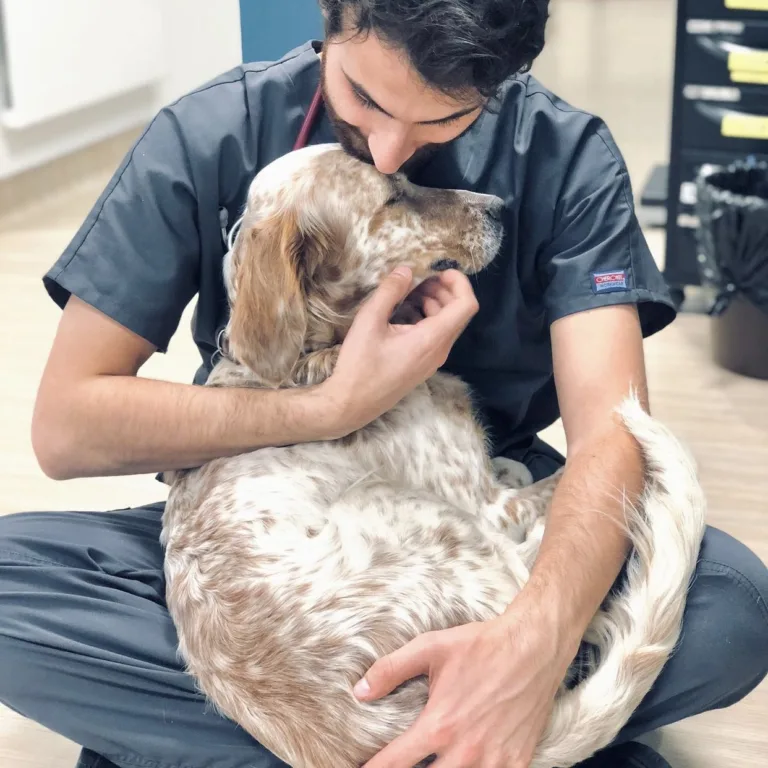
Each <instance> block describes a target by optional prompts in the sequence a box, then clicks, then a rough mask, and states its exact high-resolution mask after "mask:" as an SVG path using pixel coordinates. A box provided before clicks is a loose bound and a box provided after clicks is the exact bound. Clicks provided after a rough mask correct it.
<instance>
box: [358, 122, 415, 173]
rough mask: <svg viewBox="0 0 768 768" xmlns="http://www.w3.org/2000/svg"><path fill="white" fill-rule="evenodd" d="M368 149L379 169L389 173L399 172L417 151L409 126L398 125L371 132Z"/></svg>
mask: <svg viewBox="0 0 768 768" xmlns="http://www.w3.org/2000/svg"><path fill="white" fill-rule="evenodd" d="M368 149H369V150H370V153H371V157H372V158H373V162H374V165H375V166H376V168H377V170H379V171H380V172H381V173H385V174H387V175H391V174H393V173H397V171H399V170H400V168H402V166H403V164H404V163H406V162H407V161H408V160H409V159H410V158H411V157H412V156H413V153H414V152H415V151H416V147H415V146H414V145H413V142H412V141H410V139H409V137H408V130H407V128H404V127H401V126H397V125H391V126H388V127H387V128H385V129H382V130H379V131H377V132H375V133H372V134H370V136H369V137H368Z"/></svg>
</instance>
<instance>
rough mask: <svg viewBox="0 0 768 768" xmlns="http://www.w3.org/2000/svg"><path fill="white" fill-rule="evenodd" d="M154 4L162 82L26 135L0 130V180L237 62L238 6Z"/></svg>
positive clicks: (232, 1)
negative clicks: (157, 13)
mask: <svg viewBox="0 0 768 768" xmlns="http://www.w3.org/2000/svg"><path fill="white" fill-rule="evenodd" d="M50 1H51V2H56V3H60V2H66V0H50ZM155 1H156V2H157V3H158V4H159V5H160V7H161V9H162V37H163V41H164V55H165V57H166V59H165V72H166V74H165V76H164V77H163V78H162V79H161V80H160V81H159V82H158V83H157V85H156V86H152V87H147V88H142V89H139V90H136V91H134V92H131V93H129V94H125V95H123V96H120V97H117V98H114V99H111V100H109V101H106V102H103V103H100V104H97V105H94V106H92V107H89V108H86V109H82V110H80V111H79V112H73V113H70V114H67V115H64V116H62V117H60V118H57V119H55V120H51V121H50V122H47V123H42V124H39V125H36V126H33V127H31V128H28V129H24V130H10V129H7V128H3V127H0V179H2V178H7V177H10V176H13V175H15V174H17V173H19V172H21V171H24V170H27V169H30V168H33V167H35V166H38V165H41V164H43V163H45V162H48V161H50V160H53V159H55V158H57V157H61V156H62V155H65V154H68V153H70V152H72V151H74V150H77V149H81V148H83V147H85V146H88V145H89V144H91V143H94V142H96V141H98V140H100V139H104V138H107V137H109V136H112V135H115V134H117V133H119V132H121V131H123V130H126V129H129V128H132V127H134V126H138V125H142V124H144V123H145V122H146V121H147V120H149V119H150V118H151V117H152V116H153V115H154V114H155V112H157V110H158V109H159V108H160V107H162V106H163V105H165V104H167V103H168V102H170V101H173V100H174V99H176V98H177V97H179V96H181V95H183V94H184V93H186V92H187V91H189V90H192V89H193V88H195V87H197V86H198V85H200V84H201V83H204V82H205V81H207V80H209V79H210V78H212V77H215V76H216V75H218V74H220V73H221V72H224V71H225V70H227V69H229V68H231V67H233V66H235V65H237V64H238V63H239V62H240V61H241V60H242V54H241V41H240V4H239V0H155ZM61 34H62V36H66V34H67V30H66V29H63V30H61ZM72 36H73V37H74V35H72ZM76 44H77V41H76V40H73V45H76ZM41 76H44V73H41Z"/></svg>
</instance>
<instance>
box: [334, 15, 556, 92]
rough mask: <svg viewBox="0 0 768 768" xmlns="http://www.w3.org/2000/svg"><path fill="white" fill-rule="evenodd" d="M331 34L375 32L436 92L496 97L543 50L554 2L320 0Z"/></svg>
mask: <svg viewBox="0 0 768 768" xmlns="http://www.w3.org/2000/svg"><path fill="white" fill-rule="evenodd" d="M319 2H320V7H321V9H322V11H323V14H324V16H325V21H326V36H327V37H329V38H330V37H334V36H337V35H339V34H340V33H342V32H345V31H347V32H351V33H352V34H354V35H365V34H367V33H369V32H374V33H375V34H376V35H377V36H378V37H380V38H381V39H382V40H383V41H385V42H386V43H388V44H389V45H392V46H393V47H394V48H396V49H398V50H401V51H403V52H404V53H405V54H406V55H407V57H408V59H409V61H410V63H411V65H412V66H413V68H414V69H415V70H416V72H418V73H419V75H420V76H421V77H422V79H423V80H424V81H425V82H426V83H427V84H428V85H430V86H431V87H433V88H435V89H437V90H439V91H442V92H444V93H446V94H451V95H454V94H463V93H466V92H467V91H470V90H475V91H478V92H480V93H481V94H482V95H483V96H485V97H492V96H494V95H495V94H496V93H497V91H498V89H499V87H500V86H501V85H502V83H503V82H504V81H505V80H507V79H508V78H509V77H511V76H512V75H514V74H516V73H518V72H527V71H528V70H529V69H530V68H531V65H532V64H533V61H534V59H535V58H536V57H537V56H538V55H539V54H540V53H541V51H542V48H543V47H544V29H545V27H546V23H547V19H548V16H549V0H319Z"/></svg>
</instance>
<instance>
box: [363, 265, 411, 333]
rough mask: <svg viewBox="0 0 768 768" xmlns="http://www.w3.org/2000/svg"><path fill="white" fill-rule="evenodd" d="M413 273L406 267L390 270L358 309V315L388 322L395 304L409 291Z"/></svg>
mask: <svg viewBox="0 0 768 768" xmlns="http://www.w3.org/2000/svg"><path fill="white" fill-rule="evenodd" d="M412 285H413V273H412V272H411V270H410V269H408V267H397V268H396V269H395V270H393V271H392V272H390V274H388V275H387V276H386V277H385V278H384V279H383V280H382V281H381V283H380V285H379V287H378V288H377V289H376V290H375V291H374V292H373V293H372V294H371V296H370V298H369V299H368V301H366V302H365V304H364V305H363V306H362V308H361V309H360V312H359V313H358V316H363V317H366V316H367V317H369V318H372V319H376V318H378V319H380V320H382V322H384V323H387V322H389V318H390V317H391V316H392V313H393V312H394V311H395V309H396V307H397V305H398V304H399V303H400V302H401V301H402V300H403V299H404V298H405V297H406V296H407V295H408V294H409V293H410V291H411V286H412Z"/></svg>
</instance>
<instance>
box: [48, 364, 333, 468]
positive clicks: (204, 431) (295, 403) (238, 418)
mask: <svg viewBox="0 0 768 768" xmlns="http://www.w3.org/2000/svg"><path fill="white" fill-rule="evenodd" d="M48 402H49V403H51V402H52V400H51V398H48ZM47 409H48V411H49V412H48V413H38V414H36V417H35V423H34V426H33V442H34V445H35V451H36V453H37V455H38V459H39V461H40V464H41V466H42V467H43V469H44V471H45V472H46V473H47V474H49V475H50V476H51V477H55V478H56V479H70V478H74V477H93V476H108V475H127V474H143V473H148V472H159V471H162V470H172V469H185V468H189V467H196V466H200V465H201V464H203V463H205V462H206V461H209V460H212V459H215V458H220V457H224V456H231V455H236V454H239V453H243V452H246V451H248V450H253V449H256V448H260V447H264V446H273V445H287V444H292V443H296V442H308V441H312V440H318V439H323V438H327V437H332V436H334V435H333V429H334V427H335V426H336V425H335V424H332V423H331V418H330V409H329V407H328V402H327V399H325V398H323V396H322V395H321V394H320V392H319V390H318V389H317V388H312V389H302V390H279V391H274V390H259V389H245V388H225V387H222V388H219V387H200V386H192V385H185V384H174V383H169V382H165V381H157V380H153V379H145V378H137V377H132V376H94V377H91V378H88V379H85V380H83V381H82V382H78V383H77V384H74V385H69V386H67V387H66V388H65V390H64V392H63V393H62V395H61V397H60V399H59V400H58V401H57V402H56V406H55V408H52V406H51V405H48V406H47ZM54 411H55V412H54Z"/></svg>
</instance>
